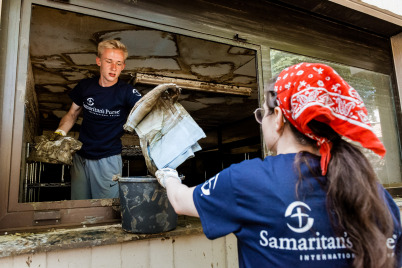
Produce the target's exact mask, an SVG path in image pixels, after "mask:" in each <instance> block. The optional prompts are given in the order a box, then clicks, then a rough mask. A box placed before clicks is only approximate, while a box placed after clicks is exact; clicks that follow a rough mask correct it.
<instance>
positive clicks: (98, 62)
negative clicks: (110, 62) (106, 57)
mask: <svg viewBox="0 0 402 268" xmlns="http://www.w3.org/2000/svg"><path fill="white" fill-rule="evenodd" d="M96 65H98V66H101V59H100V58H99V57H96Z"/></svg>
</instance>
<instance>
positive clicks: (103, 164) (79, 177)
mask: <svg viewBox="0 0 402 268" xmlns="http://www.w3.org/2000/svg"><path fill="white" fill-rule="evenodd" d="M127 56H128V52H127V48H126V46H125V45H124V44H123V43H121V42H120V41H117V40H106V41H102V42H100V43H99V45H98V55H97V57H96V64H97V65H98V66H99V71H100V75H99V77H95V78H89V79H84V80H82V81H80V82H79V83H78V85H77V86H76V87H75V88H74V89H73V90H72V91H71V92H70V94H69V96H70V98H71V99H72V101H73V103H72V105H71V108H70V110H69V111H68V113H67V114H66V115H65V116H63V118H62V119H61V121H60V124H59V127H58V129H57V130H56V131H55V133H57V134H59V135H61V136H65V135H66V133H67V132H68V131H69V130H70V129H71V128H72V127H73V125H74V124H75V122H76V121H77V118H78V115H79V114H80V113H81V111H82V112H83V121H82V125H81V128H80V135H79V140H80V141H81V142H82V143H83V145H82V148H81V150H79V151H78V152H77V153H76V154H75V155H74V157H73V166H72V167H71V171H70V172H71V199H73V200H74V199H91V198H117V197H118V185H117V182H115V181H113V180H112V178H113V176H114V175H117V174H122V167H123V163H122V159H121V150H122V145H121V139H120V138H121V136H122V135H123V133H124V130H123V124H124V123H125V122H126V119H127V116H128V114H129V113H130V110H131V108H132V107H133V106H134V104H135V103H136V102H137V101H138V100H139V99H140V98H141V94H140V93H139V92H138V91H137V90H136V89H134V88H133V87H132V86H130V85H128V84H126V83H125V82H123V81H121V80H120V79H119V76H120V73H121V71H122V70H123V69H124V68H125V60H126V58H127Z"/></svg>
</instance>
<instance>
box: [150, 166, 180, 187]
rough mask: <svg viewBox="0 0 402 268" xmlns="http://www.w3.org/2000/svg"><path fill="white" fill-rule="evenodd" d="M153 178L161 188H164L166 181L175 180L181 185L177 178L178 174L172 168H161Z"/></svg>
mask: <svg viewBox="0 0 402 268" xmlns="http://www.w3.org/2000/svg"><path fill="white" fill-rule="evenodd" d="M155 177H156V179H157V180H158V182H159V184H160V185H162V187H163V188H166V180H167V179H175V180H178V181H179V182H180V183H181V179H180V178H179V174H178V173H177V171H176V170H175V169H172V168H162V169H159V170H157V171H156V172H155Z"/></svg>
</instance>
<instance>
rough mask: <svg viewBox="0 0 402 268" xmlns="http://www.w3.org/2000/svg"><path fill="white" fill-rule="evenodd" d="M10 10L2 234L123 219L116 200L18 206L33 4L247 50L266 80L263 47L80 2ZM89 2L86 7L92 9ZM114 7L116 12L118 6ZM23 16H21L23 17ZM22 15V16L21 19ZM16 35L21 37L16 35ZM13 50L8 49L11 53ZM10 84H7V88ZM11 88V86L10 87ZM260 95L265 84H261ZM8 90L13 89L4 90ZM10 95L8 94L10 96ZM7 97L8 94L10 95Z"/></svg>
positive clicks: (0, 166) (39, 0) (26, 4)
mask: <svg viewBox="0 0 402 268" xmlns="http://www.w3.org/2000/svg"><path fill="white" fill-rule="evenodd" d="M11 2H12V3H11V4H10V8H9V11H10V12H9V14H15V15H14V16H11V15H10V21H9V24H10V25H13V29H11V30H10V29H9V30H8V32H7V34H8V36H7V38H6V39H7V40H9V44H8V45H7V49H6V54H7V60H6V62H5V64H4V65H6V66H7V68H5V70H6V71H5V76H6V77H8V78H9V79H7V81H5V84H4V85H5V86H4V89H3V92H4V94H5V98H4V104H3V107H0V108H2V115H3V121H2V122H1V124H2V132H1V140H0V142H1V144H0V145H1V148H2V150H1V151H0V156H1V159H2V160H1V161H0V188H1V189H2V192H0V201H1V202H0V203H1V204H2V205H0V231H12V230H21V229H25V230H28V229H41V228H49V227H59V228H61V227H68V226H78V225H87V224H101V223H102V224H104V223H115V222H119V221H120V211H119V208H118V205H119V201H118V199H93V200H64V201H53V202H35V203H19V202H18V200H19V194H20V192H19V191H20V179H19V178H20V172H21V170H22V169H21V149H22V146H23V144H22V143H23V127H24V126H23V124H19V122H21V121H20V120H22V121H23V118H24V101H23V100H24V97H25V88H26V82H27V79H28V76H27V71H26V70H28V64H29V62H28V61H29V53H28V50H29V34H30V20H31V9H32V6H33V5H42V6H46V7H50V8H56V9H61V10H66V11H71V12H77V13H82V14H85V15H89V16H95V17H101V18H104V19H110V20H114V21H119V22H122V23H129V24H133V25H138V26H143V27H148V28H152V29H157V30H161V31H167V32H172V33H174V34H182V35H187V36H191V37H195V38H198V39H202V40H207V41H213V42H219V43H223V44H228V45H235V46H237V47H243V48H248V49H252V50H254V51H256V61H257V65H258V66H257V80H258V81H262V74H261V70H262V67H261V66H262V64H261V48H260V46H258V45H254V44H250V43H245V42H237V41H234V40H231V39H227V38H224V37H220V36H216V35H208V34H202V33H199V32H195V31H191V30H185V29H181V28H178V27H173V26H168V25H162V24H158V23H153V22H149V21H144V20H140V19H136V18H128V17H126V16H119V15H116V14H117V13H116V12H115V13H112V12H105V11H101V10H95V9H92V8H88V7H84V6H79V4H81V5H82V3H79V2H78V4H69V5H66V4H62V3H57V2H49V1H45V0H28V1H21V2H23V3H22V4H21V2H19V1H11ZM90 4H91V3H88V5H90ZM115 9H116V8H115ZM20 14H21V15H20ZM20 16H21V17H20ZM20 19H21V20H20ZM16 33H18V34H16ZM9 49H10V50H9ZM6 85H8V86H6ZM11 85H12V86H11ZM258 87H259V92H261V83H260V82H258ZM6 88H15V90H9V91H7V92H5V89H6ZM7 94H8V95H7ZM6 95H7V96H6Z"/></svg>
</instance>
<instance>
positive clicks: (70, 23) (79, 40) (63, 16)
mask: <svg viewBox="0 0 402 268" xmlns="http://www.w3.org/2000/svg"><path fill="white" fill-rule="evenodd" d="M106 39H118V40H121V41H122V42H123V43H124V44H125V45H126V46H127V48H128V51H129V55H128V58H127V60H126V68H125V70H124V71H123V73H122V75H121V78H122V79H123V80H125V81H127V82H130V83H133V79H132V75H135V74H136V73H144V74H157V75H162V76H165V77H175V78H183V79H187V80H189V81H202V82H209V83H214V84H224V85H232V86H243V87H248V88H250V89H251V95H250V96H238V95H233V94H219V93H206V92H200V91H196V90H186V89H183V91H182V94H181V97H180V103H181V104H182V105H183V106H184V107H185V109H186V110H187V111H188V112H190V114H191V115H192V116H193V118H194V119H195V120H196V121H197V122H198V123H199V124H200V126H201V127H202V128H203V129H204V131H208V130H209V129H213V128H216V127H217V126H219V125H222V124H225V123H229V124H230V123H234V122H237V121H241V120H244V119H245V118H247V117H249V118H250V117H253V114H252V112H253V111H254V109H255V108H256V107H257V106H258V101H257V99H258V97H257V79H256V67H255V66H256V62H255V51H253V50H249V49H244V48H240V47H234V46H230V45H226V44H220V43H215V42H211V41H206V40H201V39H196V38H192V37H188V36H183V35H178V34H173V33H168V32H163V31H159V30H155V29H147V28H143V27H139V26H133V25H130V24H124V23H121V22H116V21H111V20H106V19H102V18H98V17H92V16H87V15H83V14H77V13H73V12H67V11H62V10H57V9H52V8H47V7H43V6H33V9H32V19H31V28H30V49H29V52H30V61H31V65H32V72H33V77H34V84H35V91H36V94H37V100H38V109H39V117H40V129H42V130H54V129H56V128H57V126H58V123H59V121H60V119H61V117H62V116H63V115H64V114H65V113H66V112H67V111H68V109H69V108H70V105H71V99H70V98H69V97H68V95H67V94H68V92H69V91H70V90H71V89H72V88H73V87H74V86H75V85H76V84H77V82H78V81H80V80H81V79H83V78H86V77H91V76H94V75H97V74H98V71H99V67H98V66H97V65H96V62H95V58H96V50H97V45H96V44H97V43H98V42H99V41H102V40H106ZM134 86H135V87H136V88H137V89H138V90H139V91H140V92H141V93H142V94H145V93H146V92H148V91H149V90H150V89H151V88H153V86H150V85H145V84H135V85H134ZM78 123H80V121H78Z"/></svg>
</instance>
